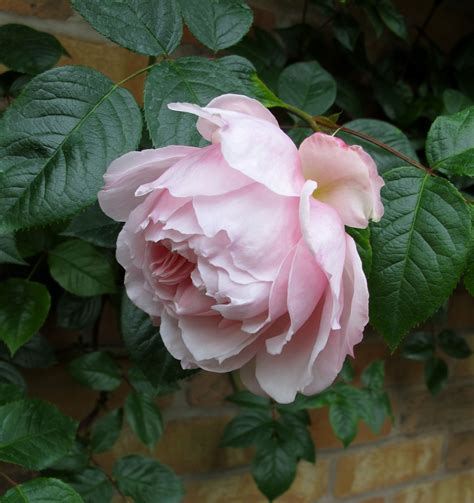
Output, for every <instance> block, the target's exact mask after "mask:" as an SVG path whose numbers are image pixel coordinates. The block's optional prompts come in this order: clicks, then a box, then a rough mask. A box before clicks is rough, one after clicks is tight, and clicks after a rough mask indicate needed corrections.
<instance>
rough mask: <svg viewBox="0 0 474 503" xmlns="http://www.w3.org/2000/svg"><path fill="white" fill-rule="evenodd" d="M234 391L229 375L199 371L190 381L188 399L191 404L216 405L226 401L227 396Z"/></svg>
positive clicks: (201, 405) (200, 405)
mask: <svg viewBox="0 0 474 503" xmlns="http://www.w3.org/2000/svg"><path fill="white" fill-rule="evenodd" d="M232 391H233V389H232V385H231V383H230V380H229V376H228V375H225V374H212V373H211V372H199V373H198V374H196V375H195V376H193V377H192V378H191V380H190V382H189V385H188V389H187V399H188V403H189V405H194V406H198V407H215V406H218V405H223V404H224V403H226V400H225V398H226V397H227V396H229V395H231V394H232Z"/></svg>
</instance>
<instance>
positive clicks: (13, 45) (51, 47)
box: [0, 24, 67, 74]
mask: <svg viewBox="0 0 474 503" xmlns="http://www.w3.org/2000/svg"><path fill="white" fill-rule="evenodd" d="M64 54H67V52H66V51H65V49H64V48H63V46H62V45H61V44H60V43H59V41H58V40H57V39H56V38H55V37H53V36H52V35H50V34H49V33H44V32H42V31H37V30H34V29H33V28H30V27H29V26H24V25H21V24H5V25H3V26H1V27H0V63H3V64H4V65H5V66H6V67H8V68H10V69H12V70H15V71H17V72H21V73H30V74H36V73H41V72H44V71H45V70H48V69H49V68H52V67H53V66H54V65H55V64H56V63H57V62H58V60H59V58H60V57H61V56H62V55H64Z"/></svg>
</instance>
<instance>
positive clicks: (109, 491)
mask: <svg viewBox="0 0 474 503" xmlns="http://www.w3.org/2000/svg"><path fill="white" fill-rule="evenodd" d="M63 480H64V481H65V482H67V483H68V484H69V485H70V486H71V487H72V488H74V489H75V490H76V491H77V492H78V493H79V494H80V495H81V497H82V499H83V500H84V503H99V502H100V503H110V501H111V500H112V496H113V494H114V492H115V491H114V486H113V485H112V483H111V482H110V481H109V479H108V478H107V475H105V473H104V472H103V471H102V470H99V469H97V468H86V469H85V470H84V471H83V472H82V473H76V474H74V475H70V476H68V477H64V478H63Z"/></svg>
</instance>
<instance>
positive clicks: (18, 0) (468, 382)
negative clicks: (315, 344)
mask: <svg viewBox="0 0 474 503" xmlns="http://www.w3.org/2000/svg"><path fill="white" fill-rule="evenodd" d="M250 3H251V4H252V5H253V6H254V8H255V18H256V21H257V23H258V24H260V25H262V26H265V27H270V26H273V25H275V24H277V25H279V26H284V25H289V24H292V23H294V22H297V21H298V20H299V14H298V13H299V11H300V9H299V7H298V6H296V7H295V5H296V4H302V2H295V1H294V0H278V1H271V0H254V1H252V2H250ZM445 3H446V4H447V6H445V7H443V8H442V12H440V13H439V14H438V15H437V16H436V17H435V18H434V19H433V22H432V24H430V30H431V32H430V35H431V36H433V37H435V38H436V39H437V40H438V41H439V42H440V43H441V45H442V46H443V47H445V48H449V47H451V46H452V45H453V44H454V42H455V41H456V40H457V39H458V38H459V36H460V35H462V34H463V33H466V32H467V31H468V30H469V29H471V28H472V26H471V25H472V23H470V21H469V19H468V18H466V17H465V16H464V15H463V11H462V9H460V7H459V4H463V3H465V2H445ZM399 4H400V6H401V9H402V11H403V12H405V13H407V14H409V15H410V18H409V22H411V23H412V24H417V23H418V24H419V21H420V19H423V18H424V16H426V12H427V10H428V9H429V7H430V5H431V0H426V1H425V0H423V1H418V2H409V1H403V2H399ZM309 15H310V16H312V15H313V12H312V11H311V10H310V12H309ZM11 22H17V23H23V24H28V25H30V26H32V27H34V28H37V29H40V30H44V31H49V32H50V33H53V34H55V35H57V36H58V37H59V39H60V40H61V42H62V43H63V44H64V46H65V47H66V49H67V50H68V52H69V54H70V55H71V59H69V58H63V59H62V60H61V64H71V63H73V64H83V65H87V66H91V67H94V68H97V69H99V70H100V71H102V72H103V73H105V74H106V75H108V76H109V77H111V78H112V79H114V80H115V81H119V80H121V79H122V78H124V77H126V76H127V75H129V74H130V73H132V72H133V71H135V70H137V69H139V68H141V67H143V66H144V65H145V64H146V58H145V57H143V56H139V55H135V54H132V53H130V52H128V51H126V50H124V49H121V48H119V47H117V46H115V45H114V44H112V43H110V42H108V41H107V40H105V39H103V38H102V37H101V36H100V35H98V34H97V33H96V32H94V31H93V30H92V29H91V28H90V27H89V26H88V25H87V24H86V23H84V22H83V21H82V20H81V19H80V17H79V16H78V15H77V14H75V13H73V11H72V10H71V8H70V6H69V3H68V1H67V0H0V24H4V23H11ZM197 50H198V49H197V48H196V47H195V46H194V45H193V41H192V38H191V37H190V36H189V35H186V36H185V44H184V46H183V47H182V48H181V49H180V52H181V54H191V53H194V52H196V51H197ZM142 85H143V82H142V81H140V80H139V79H135V80H133V81H131V82H130V83H129V84H128V86H129V89H130V90H131V91H132V92H133V93H134V94H135V96H136V97H137V98H138V99H140V95H141V89H142ZM472 308H473V303H472V298H470V297H469V296H468V295H467V294H466V293H465V292H463V291H460V292H458V293H457V294H456V296H455V297H454V299H453V300H452V301H451V305H450V311H449V313H450V316H449V325H450V326H451V327H453V328H455V329H457V330H459V332H460V333H462V334H463V335H466V336H467V337H468V341H469V343H470V346H471V348H474V313H473V309H472ZM115 334H116V331H115V330H111V329H110V326H109V325H107V328H105V331H104V334H103V339H102V340H104V339H105V340H107V339H109V340H112V341H113V340H114V339H115V338H116V335H115ZM46 335H49V336H50V337H51V338H52V339H54V338H55V335H57V334H55V333H53V332H51V333H50V334H46ZM60 339H61V340H62V341H64V334H61V337H60ZM58 340H59V339H58ZM375 358H383V359H386V367H387V385H388V387H389V391H390V395H391V398H392V403H393V406H394V412H395V422H394V423H393V424H391V423H390V422H388V421H387V422H386V424H385V425H384V427H383V429H382V432H381V434H380V435H378V436H375V435H374V434H372V433H371V432H370V430H368V429H367V428H366V427H364V426H362V425H361V427H360V429H359V434H358V436H357V438H356V439H355V441H354V442H353V444H352V445H351V446H350V447H349V448H348V449H342V448H341V446H340V444H339V443H338V441H337V440H336V439H335V437H334V436H333V434H332V432H331V428H330V425H329V421H328V417H327V413H326V412H325V411H321V410H317V411H314V412H312V414H311V416H312V426H311V432H312V436H313V438H314V441H315V443H316V446H317V463H316V465H312V464H310V463H307V462H302V463H300V465H299V468H298V474H297V478H296V481H295V483H294V485H293V487H292V489H291V491H290V492H288V493H287V494H285V495H284V496H282V497H281V498H279V499H278V500H277V502H278V503H316V502H318V503H329V502H340V503H473V502H474V356H473V357H471V358H470V359H468V360H462V361H455V360H450V361H449V366H450V373H451V378H450V381H449V385H448V387H447V388H446V389H445V390H444V391H443V392H442V393H441V394H440V395H439V396H438V397H436V398H433V397H431V395H430V394H429V393H428V392H427V391H426V389H425V386H424V383H423V368H422V365H421V364H419V363H417V362H410V361H407V360H403V359H401V358H400V357H399V356H398V355H394V356H390V355H389V352H388V349H387V347H386V346H385V345H384V344H383V343H382V342H381V340H380V339H379V338H377V337H375V336H371V335H368V336H367V337H366V339H365V341H364V342H363V343H362V344H361V345H359V346H358V347H357V348H356V360H355V367H356V369H357V372H358V374H360V372H361V369H363V368H364V367H365V365H366V364H367V363H369V362H370V361H372V360H373V359H375ZM123 363H124V364H125V365H126V364H127V362H123ZM26 377H27V380H28V382H29V385H30V391H31V394H32V395H34V396H38V397H40V398H44V399H47V400H50V401H52V402H54V403H56V404H57V405H58V406H59V407H60V408H61V409H62V410H63V411H64V412H65V413H67V414H69V415H71V416H73V417H75V418H77V419H80V418H82V417H84V415H85V413H87V411H89V410H91V409H92V408H93V406H94V403H95V400H96V397H97V395H96V393H95V392H93V391H91V390H88V389H86V388H84V387H82V386H80V385H79V384H77V383H75V382H74V381H73V380H72V379H71V378H70V377H69V375H68V373H67V371H66V368H65V367H64V366H61V365H58V366H55V367H53V368H52V369H50V370H47V371H45V370H35V371H29V372H28V374H27V376H26ZM127 391H128V390H127V388H126V386H125V385H124V386H123V387H122V388H120V389H119V390H117V391H116V392H114V393H112V397H111V401H110V403H109V405H110V407H116V406H119V405H120V404H121V403H123V400H124V397H125V396H126V393H127ZM231 392H232V387H231V384H230V382H229V380H228V377H227V376H222V375H217V374H208V373H200V374H197V375H196V376H195V377H194V378H193V379H191V380H190V381H188V382H186V383H184V384H183V386H182V389H181V390H180V391H179V392H178V393H176V394H174V395H172V396H168V397H164V398H162V399H160V406H161V408H162V411H163V415H164V419H165V422H166V430H165V434H164V435H163V437H162V439H161V441H160V442H159V444H158V446H157V447H156V449H155V450H154V452H153V453H152V454H153V455H154V456H156V457H157V458H158V459H160V460H161V461H162V462H164V463H167V464H169V465H170V466H171V467H173V468H174V469H175V470H176V471H177V472H178V473H179V474H181V475H182V476H183V478H184V480H185V484H186V488H187V495H186V498H185V502H186V503H221V502H226V503H227V502H229V503H259V502H262V503H264V502H265V499H264V498H263V497H262V496H261V494H260V493H259V492H258V490H257V489H256V487H255V485H254V483H253V481H252V479H251V476H250V474H249V469H248V464H249V460H250V459H251V456H252V451H251V450H241V449H230V448H228V449H223V448H220V447H219V446H218V444H219V439H220V437H221V434H222V431H223V429H224V426H225V424H226V423H227V421H228V420H229V419H230V418H231V417H232V416H233V415H234V414H235V413H236V410H237V409H236V408H234V407H233V406H231V405H229V404H228V403H226V402H225V400H224V399H225V397H226V395H228V394H230V393H231ZM130 453H143V454H146V455H148V454H150V453H149V451H148V450H147V449H146V448H145V447H143V445H141V444H140V443H139V441H138V440H137V439H136V437H135V436H134V435H133V434H132V433H131V432H130V431H129V430H128V429H127V428H125V429H124V430H123V432H122V435H121V437H120V439H119V441H118V442H117V444H116V446H115V447H114V449H113V451H112V452H111V453H106V454H102V455H99V456H97V459H98V461H99V462H100V463H101V465H102V466H103V467H104V468H105V469H107V470H110V469H111V466H112V464H113V462H114V459H115V458H116V457H118V456H122V455H125V454H130ZM13 469H14V468H13ZM14 470H17V469H14ZM17 471H19V470H17ZM14 478H17V479H18V480H21V473H16V474H15V477H14ZM98 503H99V502H98Z"/></svg>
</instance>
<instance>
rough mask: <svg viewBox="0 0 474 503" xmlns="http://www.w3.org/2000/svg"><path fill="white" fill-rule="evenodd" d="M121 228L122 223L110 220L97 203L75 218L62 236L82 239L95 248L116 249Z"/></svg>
mask: <svg viewBox="0 0 474 503" xmlns="http://www.w3.org/2000/svg"><path fill="white" fill-rule="evenodd" d="M121 228H122V224H121V223H119V222H115V221H114V220H112V219H111V218H109V217H108V216H107V215H106V214H105V213H104V212H103V211H102V210H101V209H100V206H99V204H98V203H95V204H94V205H92V206H91V207H89V208H87V209H86V210H84V211H83V212H81V213H80V214H79V215H77V216H76V217H74V218H73V219H72V220H71V222H70V223H69V225H68V226H67V227H66V228H65V229H64V230H63V231H62V232H61V235H62V236H70V237H73V238H80V239H81V240H82V241H86V242H87V243H91V244H93V245H95V246H102V247H104V248H115V247H116V245H117V236H118V233H119V232H120V229H121Z"/></svg>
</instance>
